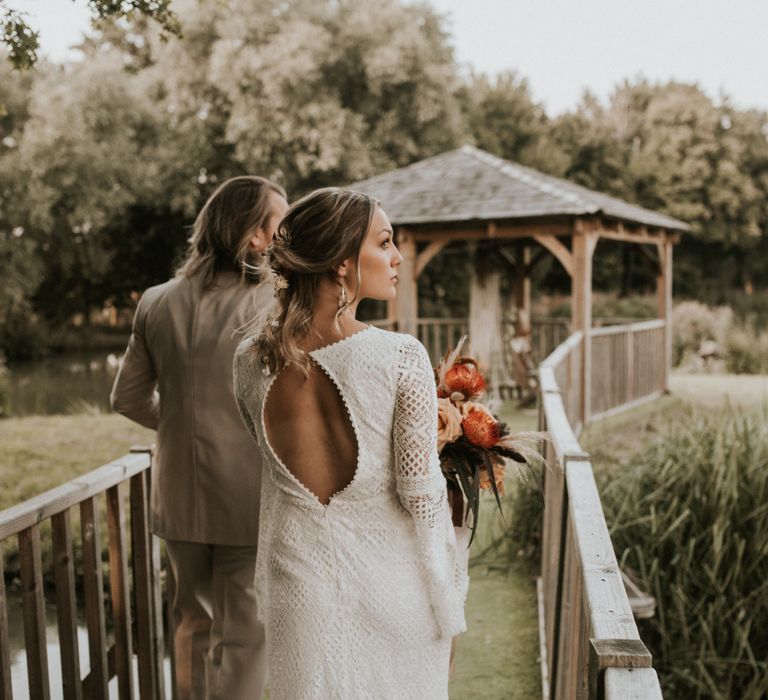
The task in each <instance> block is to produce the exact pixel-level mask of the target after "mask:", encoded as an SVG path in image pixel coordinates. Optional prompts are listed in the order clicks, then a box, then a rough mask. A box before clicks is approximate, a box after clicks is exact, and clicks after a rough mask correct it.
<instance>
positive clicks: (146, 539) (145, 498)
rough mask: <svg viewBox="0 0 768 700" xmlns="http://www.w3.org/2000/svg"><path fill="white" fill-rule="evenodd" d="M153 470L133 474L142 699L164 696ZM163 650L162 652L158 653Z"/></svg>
mask: <svg viewBox="0 0 768 700" xmlns="http://www.w3.org/2000/svg"><path fill="white" fill-rule="evenodd" d="M131 453H132V454H137V453H138V454H146V455H147V457H148V459H150V460H151V459H152V448H150V447H132V448H131ZM148 476H149V470H147V471H144V472H141V473H140V474H136V475H135V476H133V477H131V551H132V553H133V582H134V584H133V585H134V597H135V604H136V647H137V649H136V651H137V657H138V667H139V692H140V695H141V697H142V698H144V697H146V698H153V699H154V698H163V697H164V695H165V692H164V691H165V689H164V687H163V675H162V673H163V668H162V663H163V650H162V638H160V639H158V638H157V636H156V634H155V631H156V628H155V625H154V620H155V619H156V618H158V619H162V609H160V610H156V609H155V596H154V592H153V585H152V581H153V576H152V555H151V546H152V535H151V534H150V531H149V507H148V506H149V492H148V491H149V490H148V488H147V479H148ZM158 649H159V652H158Z"/></svg>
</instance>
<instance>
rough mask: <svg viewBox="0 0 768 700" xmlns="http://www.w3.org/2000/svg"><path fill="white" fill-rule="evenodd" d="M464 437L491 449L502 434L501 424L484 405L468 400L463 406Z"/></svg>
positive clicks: (479, 445) (462, 424)
mask: <svg viewBox="0 0 768 700" xmlns="http://www.w3.org/2000/svg"><path fill="white" fill-rule="evenodd" d="M461 413H462V415H463V416H464V419H463V420H462V421H461V428H462V430H463V431H464V437H466V438H467V440H469V441H470V442H471V443H472V444H473V445H477V446H478V447H484V448H485V449H490V448H491V447H493V446H494V445H495V444H496V443H497V442H498V441H499V440H500V439H501V436H502V434H501V433H502V431H501V425H500V423H499V421H497V420H496V419H495V418H494V417H493V415H492V414H491V412H490V411H489V410H488V409H487V408H486V407H485V406H483V405H481V404H477V403H471V402H468V403H466V404H464V405H463V406H462V407H461Z"/></svg>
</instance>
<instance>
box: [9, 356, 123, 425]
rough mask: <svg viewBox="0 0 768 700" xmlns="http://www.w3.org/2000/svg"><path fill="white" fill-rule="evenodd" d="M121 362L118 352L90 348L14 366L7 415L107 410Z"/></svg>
mask: <svg viewBox="0 0 768 700" xmlns="http://www.w3.org/2000/svg"><path fill="white" fill-rule="evenodd" d="M119 361H120V354H119V353H117V352H105V351H88V352H78V353H67V354H63V355H52V356H51V357H46V358H43V359H41V360H34V361H32V362H24V363H20V364H15V365H11V366H10V367H8V371H7V384H8V398H7V405H6V406H5V415H8V416H13V417H20V416H31V415H53V414H60V413H83V412H87V411H92V410H98V411H102V412H108V411H110V407H109V391H110V389H111V388H112V382H113V381H114V380H115V374H117V366H118V363H119Z"/></svg>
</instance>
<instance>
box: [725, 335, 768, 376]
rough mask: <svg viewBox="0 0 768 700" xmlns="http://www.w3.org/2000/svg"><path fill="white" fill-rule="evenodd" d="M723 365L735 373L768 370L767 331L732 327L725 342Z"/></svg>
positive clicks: (759, 372)
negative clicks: (756, 331) (757, 332)
mask: <svg viewBox="0 0 768 700" xmlns="http://www.w3.org/2000/svg"><path fill="white" fill-rule="evenodd" d="M725 347H726V355H725V367H726V369H727V370H728V371H729V372H734V373H735V374H762V373H765V372H768V333H761V334H760V335H757V334H756V333H755V332H754V331H753V330H751V329H747V328H732V329H731V331H730V332H729V333H728V337H727V339H726V342H725Z"/></svg>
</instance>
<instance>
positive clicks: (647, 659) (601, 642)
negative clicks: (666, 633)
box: [589, 639, 651, 700]
mask: <svg viewBox="0 0 768 700" xmlns="http://www.w3.org/2000/svg"><path fill="white" fill-rule="evenodd" d="M650 667H651V652H649V651H648V649H647V647H646V646H645V644H643V642H642V641H640V640H639V639H590V640H589V700H599V699H600V697H601V690H602V689H601V686H602V675H603V672H604V671H605V669H607V668H650Z"/></svg>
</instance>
